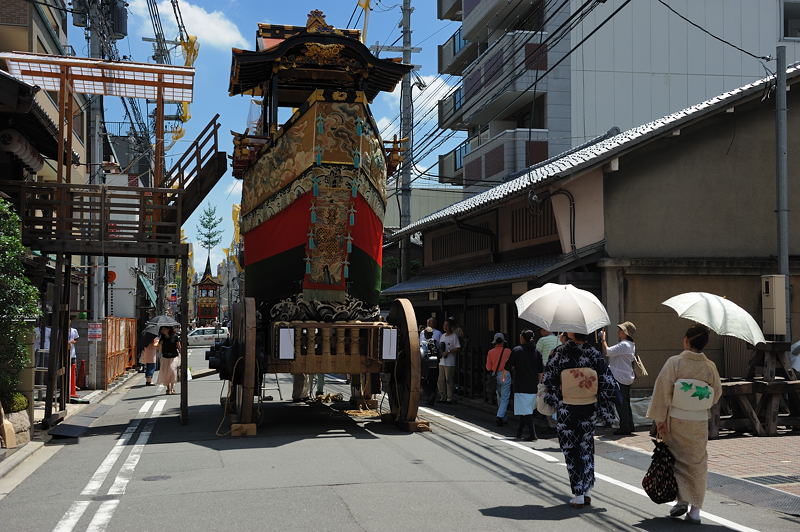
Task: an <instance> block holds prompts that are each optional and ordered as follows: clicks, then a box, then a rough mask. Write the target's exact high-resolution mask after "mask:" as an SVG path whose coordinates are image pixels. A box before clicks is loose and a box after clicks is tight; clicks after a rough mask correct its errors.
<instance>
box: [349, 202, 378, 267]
mask: <svg viewBox="0 0 800 532" xmlns="http://www.w3.org/2000/svg"><path fill="white" fill-rule="evenodd" d="M350 234H351V235H352V237H353V245H354V246H356V247H358V248H359V249H360V250H361V251H363V252H364V253H366V254H367V255H369V256H370V257H372V258H373V259H374V260H375V262H377V263H378V266H381V265H382V264H383V221H382V220H381V219H380V218H378V216H377V215H376V214H375V212H374V211H373V210H372V207H370V206H369V203H367V202H366V201H365V200H364V198H362V197H361V195H360V194H359V196H358V197H357V198H356V225H355V227H353V229H352V231H351V233H350Z"/></svg>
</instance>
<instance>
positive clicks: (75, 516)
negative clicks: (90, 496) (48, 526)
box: [53, 501, 91, 532]
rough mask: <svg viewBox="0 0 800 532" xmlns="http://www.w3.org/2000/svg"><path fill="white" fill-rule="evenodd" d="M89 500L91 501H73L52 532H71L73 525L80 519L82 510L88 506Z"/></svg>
mask: <svg viewBox="0 0 800 532" xmlns="http://www.w3.org/2000/svg"><path fill="white" fill-rule="evenodd" d="M90 502H91V501H75V502H73V503H72V506H70V507H69V510H67V513H65V514H64V517H62V518H61V521H59V522H58V524H57V525H56V527H55V528H54V529H53V532H72V529H73V528H75V525H77V524H78V521H80V520H81V517H82V516H83V512H85V511H86V508H88V507H89V503H90Z"/></svg>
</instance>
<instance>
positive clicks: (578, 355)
mask: <svg viewBox="0 0 800 532" xmlns="http://www.w3.org/2000/svg"><path fill="white" fill-rule="evenodd" d="M567 336H568V340H567V342H566V343H564V344H562V345H560V346H558V347H556V348H555V349H554V350H553V353H552V354H551V355H550V361H549V362H548V363H547V367H546V368H545V370H544V379H543V381H544V384H545V388H546V392H545V394H546V395H545V397H544V401H545V402H546V403H547V404H549V405H551V406H553V407H554V408H555V409H556V431H557V432H558V443H559V445H560V446H561V450H562V451H563V453H564V458H565V461H566V463H567V474H568V475H569V484H570V488H571V490H572V495H573V497H572V499H570V501H569V505H570V506H571V507H573V508H582V507H583V506H585V505H588V504H591V502H592V499H591V497H590V496H589V492H590V490H591V489H592V487H593V486H594V426H595V421H596V420H597V416H598V415H599V416H600V417H602V418H603V419H605V420H607V421H608V422H609V423H610V422H612V421H613V420H614V409H613V407H612V403H613V400H614V388H615V385H614V377H613V376H612V375H611V372H610V371H609V369H608V365H607V364H606V361H605V359H604V358H603V356H602V355H601V354H600V352H599V351H598V350H597V349H595V348H594V347H592V346H591V345H590V344H589V343H588V340H589V335H587V334H580V333H568V335H567Z"/></svg>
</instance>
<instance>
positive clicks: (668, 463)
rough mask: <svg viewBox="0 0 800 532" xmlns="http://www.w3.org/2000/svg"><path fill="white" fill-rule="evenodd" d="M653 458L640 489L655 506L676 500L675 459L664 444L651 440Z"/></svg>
mask: <svg viewBox="0 0 800 532" xmlns="http://www.w3.org/2000/svg"><path fill="white" fill-rule="evenodd" d="M653 443H654V444H655V446H656V448H655V449H653V458H652V461H651V462H650V467H649V468H648V469H647V473H645V475H644V478H643V479H642V488H644V491H645V493H647V496H648V497H650V500H652V501H653V502H654V503H656V504H664V503H667V502H672V501H674V500H675V499H677V498H678V482H677V481H676V480H675V457H674V456H673V455H672V451H670V450H669V447H668V446H667V444H666V443H664V442H663V441H660V440H653Z"/></svg>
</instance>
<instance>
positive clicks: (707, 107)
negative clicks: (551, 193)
mask: <svg viewBox="0 0 800 532" xmlns="http://www.w3.org/2000/svg"><path fill="white" fill-rule="evenodd" d="M798 76H800V63H795V64H793V65H792V66H790V67H789V68H787V69H786V78H787V80H795V78H797V77H798ZM774 79H775V76H770V77H767V78H763V79H760V80H758V81H754V82H753V83H749V84H747V85H744V86H742V87H739V88H737V89H733V90H731V91H728V92H725V93H722V94H720V95H719V96H715V97H714V98H711V99H710V100H706V101H704V102H701V103H698V104H697V105H693V106H691V107H687V108H686V109H682V110H680V111H677V112H675V113H672V114H670V115H667V116H665V117H662V118H659V119H657V120H653V121H652V122H648V123H646V124H643V125H641V126H637V127H634V128H631V129H629V130H627V131H623V132H622V133H619V134H617V135H614V136H612V137H610V138H607V139H604V140H600V141H599V142H595V143H591V144H590V145H588V146H585V147H583V148H582V149H578V150H575V149H573V150H571V151H568V152H565V153H564V154H561V155H559V156H557V157H555V158H553V159H550V160H548V161H544V163H540V164H538V165H536V166H533V167H531V168H530V169H528V170H526V171H525V172H524V173H523V174H522V175H520V176H519V177H516V178H514V179H511V180H510V181H507V182H505V183H502V184H500V185H497V186H496V187H493V188H491V189H489V190H486V191H485V192H482V193H480V194H477V195H475V196H472V197H471V198H467V199H465V200H463V201H460V202H458V203H454V204H453V205H450V206H449V207H445V208H444V209H441V210H439V211H437V212H435V213H433V214H431V215H429V216H426V217H424V218H421V219H420V220H417V221H416V222H413V223H411V224H409V225H408V226H406V227H405V228H403V229H401V230H400V231H397V232H396V233H395V234H393V235H392V237H391V239H392V240H394V239H397V238H398V237H401V236H403V235H405V234H408V233H415V232H417V231H420V230H421V229H422V228H424V227H426V226H429V225H432V224H435V223H436V222H439V221H443V220H446V219H448V218H452V217H455V216H461V215H464V214H466V213H468V212H471V211H475V210H478V209H481V208H485V207H487V206H489V205H491V204H493V203H497V202H499V201H500V200H503V199H505V198H507V197H509V196H513V195H516V194H519V193H521V192H523V191H525V190H527V189H529V188H530V187H532V186H533V185H538V184H542V183H544V182H545V181H549V180H551V179H557V178H562V177H566V176H569V175H573V174H575V173H577V172H579V171H581V170H584V169H586V168H588V167H592V166H597V165H598V164H602V163H603V162H605V161H606V160H607V159H611V158H613V157H615V156H618V155H619V154H620V153H621V152H624V151H627V150H630V149H631V148H633V147H634V146H636V145H638V144H640V143H642V142H645V141H647V140H649V139H652V138H654V137H657V136H660V135H664V134H666V133H668V132H670V131H672V130H674V129H678V128H680V127H682V126H684V125H686V124H687V123H689V122H693V121H696V120H698V119H700V118H703V117H706V116H708V115H710V114H712V113H714V112H715V111H723V110H725V109H727V108H728V107H730V106H731V105H732V104H734V103H736V102H739V101H740V100H744V99H746V98H748V97H755V96H757V95H758V93H759V92H761V91H762V90H763V89H764V87H765V84H766V83H771V82H773V80H774ZM795 81H796V80H795Z"/></svg>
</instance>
